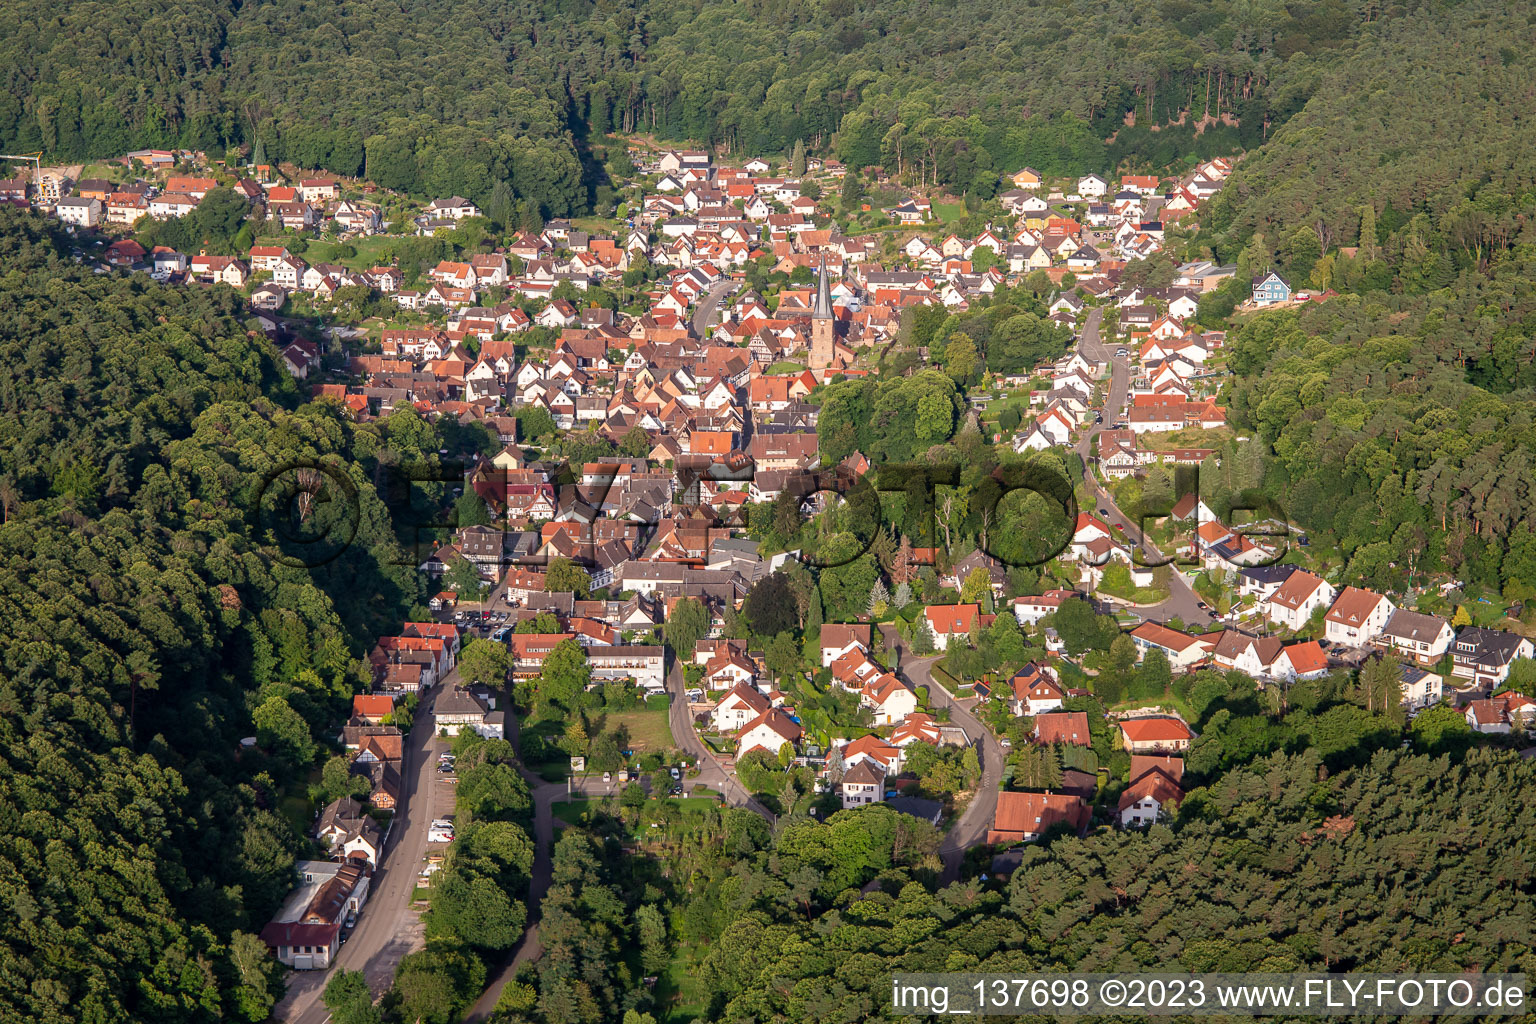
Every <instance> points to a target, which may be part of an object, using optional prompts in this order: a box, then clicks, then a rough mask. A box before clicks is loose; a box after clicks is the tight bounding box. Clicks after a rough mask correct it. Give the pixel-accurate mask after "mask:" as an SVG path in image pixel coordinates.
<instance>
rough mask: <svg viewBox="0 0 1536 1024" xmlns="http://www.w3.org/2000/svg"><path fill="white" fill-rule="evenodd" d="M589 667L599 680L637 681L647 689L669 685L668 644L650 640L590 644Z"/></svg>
mask: <svg viewBox="0 0 1536 1024" xmlns="http://www.w3.org/2000/svg"><path fill="white" fill-rule="evenodd" d="M587 667H588V668H589V669H590V670H591V672H592V681H593V682H595V683H621V682H626V681H631V680H632V681H633V682H634V684H635V685H636V686H638V687H640V689H642V690H644V691H646V692H647V693H660V692H662V691H663V690H665V689H666V648H665V647H661V646H659V645H648V644H615V645H613V646H609V647H588V648H587Z"/></svg>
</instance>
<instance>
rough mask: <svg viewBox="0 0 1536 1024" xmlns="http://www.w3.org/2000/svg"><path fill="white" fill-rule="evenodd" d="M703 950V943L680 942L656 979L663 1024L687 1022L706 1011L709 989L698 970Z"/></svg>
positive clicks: (682, 1023) (697, 1017)
mask: <svg viewBox="0 0 1536 1024" xmlns="http://www.w3.org/2000/svg"><path fill="white" fill-rule="evenodd" d="M706 952H707V947H704V946H700V945H694V944H692V943H689V944H685V945H682V946H681V948H679V949H678V951H677V953H676V955H674V956H673V957H672V962H671V963H669V964H668V965H667V969H666V970H665V971H663V972H662V975H661V977H660V978H659V979H658V980H657V982H656V991H655V997H656V1002H657V1004H658V1006H659V1007H660V1009H661V1011H662V1021H663V1024H688V1022H689V1021H693V1020H698V1019H701V1018H702V1017H703V1016H704V1014H705V1013H706V1012H707V1011H708V1009H709V989H708V987H707V986H706V985H705V984H704V980H703V972H702V971H700V970H699V969H698V965H699V964H700V963H702V962H703V960H704V956H705V953H706Z"/></svg>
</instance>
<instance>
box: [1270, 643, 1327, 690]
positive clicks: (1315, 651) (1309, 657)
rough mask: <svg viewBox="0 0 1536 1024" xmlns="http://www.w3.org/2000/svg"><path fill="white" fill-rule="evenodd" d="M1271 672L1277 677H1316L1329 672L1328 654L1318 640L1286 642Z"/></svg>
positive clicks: (1293, 678) (1288, 678)
mask: <svg viewBox="0 0 1536 1024" xmlns="http://www.w3.org/2000/svg"><path fill="white" fill-rule="evenodd" d="M1269 674H1270V675H1271V676H1273V677H1274V678H1275V679H1285V680H1295V679H1316V678H1317V677H1319V676H1325V675H1327V674H1328V655H1327V653H1326V652H1325V651H1324V650H1323V645H1322V644H1320V643H1318V642H1317V641H1316V640H1307V641H1304V642H1302V643H1299V644H1286V645H1285V647H1283V648H1281V650H1280V656H1279V657H1277V658H1276V659H1275V663H1274V664H1273V665H1272V666H1270V670H1269Z"/></svg>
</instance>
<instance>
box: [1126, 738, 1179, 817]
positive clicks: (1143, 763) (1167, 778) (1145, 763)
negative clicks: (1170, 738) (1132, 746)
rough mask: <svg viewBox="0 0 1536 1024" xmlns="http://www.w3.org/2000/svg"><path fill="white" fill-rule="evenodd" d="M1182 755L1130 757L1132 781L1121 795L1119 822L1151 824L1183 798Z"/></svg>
mask: <svg viewBox="0 0 1536 1024" xmlns="http://www.w3.org/2000/svg"><path fill="white" fill-rule="evenodd" d="M1183 778H1184V759H1183V758H1181V757H1155V756H1148V755H1135V754H1133V755H1132V756H1131V783H1130V785H1128V786H1126V787H1125V792H1123V793H1121V794H1120V803H1119V811H1120V824H1121V825H1122V826H1124V827H1127V828H1129V827H1138V826H1141V825H1150V824H1152V823H1153V822H1155V821H1157V820H1158V818H1159V817H1165V816H1166V815H1167V814H1168V812H1169V810H1170V809H1171V808H1175V807H1177V806H1178V805H1179V804H1180V803H1181V802H1182V801H1183V800H1184V790H1183V788H1182V784H1181V783H1182V780H1183Z"/></svg>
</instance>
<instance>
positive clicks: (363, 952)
mask: <svg viewBox="0 0 1536 1024" xmlns="http://www.w3.org/2000/svg"><path fill="white" fill-rule="evenodd" d="M450 678H451V677H450ZM442 685H444V684H442V683H439V684H438V686H436V687H433V688H432V689H430V690H428V691H427V692H426V693H425V694H423V695H422V699H421V703H420V705H419V706H418V708H417V712H416V721H415V723H414V724H413V725H412V728H411V731H410V733H409V734H408V735H407V736H406V742H405V743H404V745H403V746H404V750H403V751H402V754H401V757H402V760H401V766H400V768H401V770H400V782H401V789H402V792H401V796H400V806H399V807H397V808H396V810H395V817H394V821H393V822H392V823H391V824H390V829H389V836H388V838H387V839H386V840H385V842H384V851H383V857H382V859H381V861H380V864H379V868H378V870H376V871H375V872H374V875H373V881H372V886H371V889H370V891H369V894H368V902H367V903H365V904H364V905H363V911H362V913H360V914H359V915H358V916H357V927H356V928H355V929H354V930H353V932H352V937H351V938H349V939H348V940H347V941H346V942H345V943H344V944H343V945H342V947H341V950H340V952H338V953H337V954H336V962H335V964H334V965H333V967H332V969H333V970H334V969H335V967H342V968H345V969H346V970H349V971H357V970H360V971H362V972H363V974H364V976H365V977H367V979H368V988H369V989H370V990H371V991H372V992H373V994H374V996H375V997H378V996H379V995H381V994H382V993H383V992H384V991H385V990H386V989H388V988H389V986H390V983H391V982H392V981H394V977H395V968H396V967H397V966H399V964H400V961H401V959H403V958H404V957H405V955H406V954H407V953H409V952H411V951H413V950H417V949H420V948H422V931H423V928H422V924H421V918H420V915H419V914H417V912H416V911H415V910H414V909H413V908H412V907H411V899H412V896H413V895H414V894H415V891H416V877H417V875H418V873H419V872H420V871H421V863H422V859H423V858H424V857H425V856H426V853H427V823H428V822H430V821H431V820H432V819H433V818H435V817H440V816H442V815H443V814H445V813H447V812H449V811H451V810H452V809H453V784H452V783H451V782H448V781H446V779H444V777H443V776H441V775H439V774H438V772H437V752H438V749H439V748H440V747H445V746H446V745H445V744H443V743H442V742H441V741H439V740H438V739H437V737H436V736H435V735H434V734H433V730H432V716H431V715H430V714H429V713H428V710H427V709H429V708H431V706H432V700H433V698H434V696H435V695H436V693H437V691H438V688H439V687H441V686H442ZM330 977H331V971H329V970H327V971H294V972H292V975H291V977H290V978H289V982H288V991H287V993H286V994H285V995H284V996H283V999H282V1001H281V1002H279V1003H278V1005H277V1007H276V1008H275V1009H274V1015H275V1016H276V1017H277V1018H278V1019H279V1020H285V1021H289V1022H291V1024H325V1021H327V1020H328V1019H329V1018H330V1011H329V1010H327V1009H326V1008H325V1004H324V1003H322V1002H321V1001H320V995H321V993H322V992H323V991H324V990H325V985H326V982H327V981H329V980H330Z"/></svg>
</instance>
